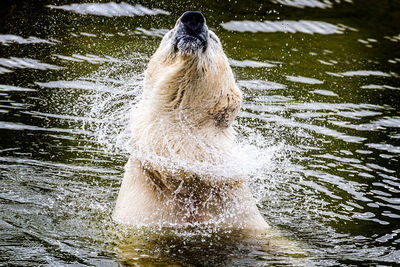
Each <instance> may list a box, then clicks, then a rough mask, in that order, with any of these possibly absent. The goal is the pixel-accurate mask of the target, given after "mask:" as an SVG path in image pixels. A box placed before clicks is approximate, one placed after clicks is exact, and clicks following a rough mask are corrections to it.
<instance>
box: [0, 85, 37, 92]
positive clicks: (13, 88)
mask: <svg viewBox="0 0 400 267" xmlns="http://www.w3.org/2000/svg"><path fill="white" fill-rule="evenodd" d="M29 91H36V90H35V89H31V88H23V87H18V86H12V85H6V84H0V92H29Z"/></svg>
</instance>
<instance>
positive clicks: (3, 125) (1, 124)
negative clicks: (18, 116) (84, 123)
mask: <svg viewBox="0 0 400 267" xmlns="http://www.w3.org/2000/svg"><path fill="white" fill-rule="evenodd" d="M0 129H5V130H18V131H21V130H29V131H44V132H59V133H70V134H86V135H88V134H90V132H88V131H84V130H81V129H62V128H44V127H39V126H34V125H27V124H21V123H14V122H7V121H0Z"/></svg>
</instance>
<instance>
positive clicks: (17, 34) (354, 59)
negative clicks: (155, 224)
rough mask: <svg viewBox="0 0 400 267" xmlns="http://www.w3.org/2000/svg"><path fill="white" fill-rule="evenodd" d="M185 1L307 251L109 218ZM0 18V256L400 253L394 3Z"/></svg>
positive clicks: (253, 259) (268, 215)
mask: <svg viewBox="0 0 400 267" xmlns="http://www.w3.org/2000/svg"><path fill="white" fill-rule="evenodd" d="M104 3H106V2H104ZM49 5H51V6H52V8H51V7H49ZM137 5H141V6H137ZM60 6H61V7H60ZM185 10H201V11H202V12H203V13H204V14H205V16H206V18H207V23H208V25H209V27H210V28H211V29H213V30H214V31H215V32H216V33H217V35H218V36H219V37H220V39H221V40H222V42H223V45H224V48H225V50H226V53H227V55H228V57H229V58H230V60H231V65H232V67H233V69H234V72H235V73H236V77H237V81H238V84H239V86H240V87H241V89H242V90H243V92H244V97H245V99H244V106H243V108H242V112H241V113H240V114H239V118H238V119H237V124H236V126H235V127H236V129H237V130H238V132H239V136H238V140H239V141H240V143H241V144H242V145H246V146H250V147H252V151H253V152H254V153H255V154H256V158H257V161H258V162H257V166H258V167H257V168H256V169H255V170H254V172H253V174H252V175H251V177H249V179H250V181H251V185H252V190H253V192H254V195H255V197H256V198H257V200H258V203H259V207H260V210H261V211H262V214H263V216H264V217H265V219H266V220H267V221H268V222H269V223H270V224H271V225H272V226H273V227H274V228H276V229H278V230H280V231H281V233H282V235H283V236H285V237H287V238H289V239H291V240H294V241H296V242H297V244H298V245H299V246H300V247H302V248H303V250H304V251H306V252H307V253H309V255H310V259H308V260H307V261H306V262H303V263H302V262H296V261H291V260H290V259H288V258H287V257H282V256H279V255H274V254H271V253H269V252H268V251H264V250H260V249H259V248H258V247H257V246H256V245H253V244H241V243H240V242H235V241H234V238H232V237H230V236H226V235H219V234H218V233H214V232H213V231H211V230H204V232H201V231H200V232H198V231H197V230H196V231H197V232H196V231H195V230H193V231H187V230H186V231H184V230H182V231H180V230H168V229H159V230H152V231H150V232H146V231H143V232H140V233H139V236H141V238H142V239H135V238H131V236H132V235H133V234H132V233H135V232H137V231H138V230H137V229H126V228H123V227H121V226H119V225H116V224H115V223H113V221H112V220H111V212H112V209H113V206H114V203H115V200H116V197H117V193H118V190H119V186H120V182H121V178H122V174H123V165H124V164H125V162H126V160H127V158H128V150H127V148H126V144H125V142H126V140H127V138H128V136H129V133H128V132H127V131H126V125H127V120H128V118H129V110H130V109H131V107H132V106H133V105H134V103H135V101H136V100H137V98H138V96H139V95H140V91H141V87H140V85H141V81H142V79H143V75H142V73H143V71H144V69H145V68H146V63H147V61H148V59H149V57H150V56H151V54H152V53H153V52H154V51H155V49H156V47H157V45H158V43H159V42H160V40H161V36H162V35H163V34H164V33H165V32H166V30H167V29H169V28H171V27H173V25H174V23H175V20H176V19H177V18H178V17H179V16H180V14H182V12H184V11H185ZM0 16H1V23H0V102H1V103H0V116H1V118H0V131H1V135H0V136H1V143H0V146H1V147H0V205H1V215H0V236H1V238H0V242H1V246H0V262H2V265H8V264H10V265H40V264H50V265H66V264H78V265H105V266H115V265H118V263H120V264H139V265H146V266H148V265H157V264H158V265H171V266H174V265H176V266H182V265H183V266H188V265H189V266H190V265H208V266H213V265H227V266H231V265H236V266H265V265H274V266H276V265H286V264H287V265H301V264H304V265H319V266H338V265H342V266H348V265H362V264H365V265H371V266H378V265H379V266H393V265H395V264H396V263H400V238H399V237H400V226H399V225H400V177H399V174H400V167H399V155H400V77H399V75H400V24H399V21H400V2H398V1H374V0H364V1H361V0H360V1H356V0H342V1H340V0H337V1H333V0H325V1H323V0H274V1H272V0H271V1H252V0H247V1H209V2H208V1H193V2H191V1H179V2H172V1H163V2H157V3H156V2H151V1H148V2H146V1H135V2H131V1H126V3H121V4H106V5H100V4H99V3H96V4H92V5H82V4H81V5H79V4H76V2H73V1H2V2H1V3H0ZM249 163H250V162H249ZM151 236H152V237H153V238H152V242H147V241H146V240H149V239H150V237H151Z"/></svg>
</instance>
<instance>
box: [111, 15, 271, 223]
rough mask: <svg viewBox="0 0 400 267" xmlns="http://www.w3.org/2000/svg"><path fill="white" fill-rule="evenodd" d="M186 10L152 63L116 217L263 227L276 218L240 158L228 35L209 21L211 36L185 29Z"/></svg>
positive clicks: (238, 98) (133, 126)
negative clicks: (267, 217) (266, 213)
mask: <svg viewBox="0 0 400 267" xmlns="http://www.w3.org/2000/svg"><path fill="white" fill-rule="evenodd" d="M184 16H185V14H184V15H183V16H182V17H181V18H180V19H178V21H177V23H176V25H175V27H174V28H173V29H172V30H171V31H169V32H168V33H167V34H166V35H165V36H164V37H163V39H162V41H161V44H160V46H159V48H158V49H157V51H156V52H155V54H154V55H153V56H152V57H151V59H150V62H149V63H148V67H147V70H146V72H145V79H144V89H143V95H142V98H141V100H140V101H139V103H138V104H137V106H136V107H135V110H134V112H133V119H132V123H131V132H132V141H131V143H132V146H133V152H132V155H131V156H130V158H129V161H128V163H127V164H126V166H125V175H124V178H123V181H122V185H121V189H120V192H119V195H118V199H117V203H116V206H115V210H114V213H113V218H114V219H115V220H116V221H118V222H122V223H126V224H131V225H135V226H142V225H146V226H149V225H163V226H167V225H185V224H189V225H202V224H213V225H217V226H218V227H224V228H231V229H248V230H257V231H262V230H263V229H267V228H269V226H268V225H267V223H266V222H265V221H264V219H263V218H262V216H261V214H260V212H259V211H258V209H257V206H256V203H255V200H254V199H253V197H252V195H251V192H250V189H249V186H248V184H247V181H246V176H245V174H243V173H242V172H241V171H240V168H238V165H240V162H238V160H237V159H235V155H236V154H237V153H238V148H237V146H238V145H237V144H236V141H235V131H234V129H233V128H232V123H233V122H234V120H235V117H236V115H237V113H238V112H239V109H240V106H241V102H242V93H241V91H240V90H239V88H238V87H237V85H236V83H235V79H234V75H233V72H232V69H231V68H230V66H229V63H228V59H227V57H226V55H225V53H224V51H223V49H222V45H221V42H220V40H219V39H218V37H217V36H216V35H215V34H214V33H213V32H212V31H211V30H208V28H207V26H206V25H205V22H204V25H203V26H201V27H203V28H202V29H201V30H202V33H203V34H206V37H205V38H206V41H207V42H206V44H204V43H205V42H204V43H202V42H200V41H199V40H200V39H201V38H200V37H199V38H198V39H196V38H191V37H190V38H186V37H185V38H186V39H185V38H181V39H179V38H178V37H177V35H179V34H180V31H181V29H182V27H184V26H185V25H183V22H182V21H183V17H184ZM203 39H204V38H203ZM203 39H201V40H202V41H204V40H203ZM193 40H195V41H193ZM235 160H236V161H235ZM242 164H243V163H242Z"/></svg>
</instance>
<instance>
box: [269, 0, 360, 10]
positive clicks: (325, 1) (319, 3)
mask: <svg viewBox="0 0 400 267" xmlns="http://www.w3.org/2000/svg"><path fill="white" fill-rule="evenodd" d="M272 2H273V3H275V4H281V5H284V6H291V7H298V8H305V7H312V8H315V7H317V8H322V9H325V8H332V7H333V5H334V4H338V3H340V2H342V1H340V0H335V1H330V0H272ZM343 2H347V3H353V1H352V0H344V1H343Z"/></svg>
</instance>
